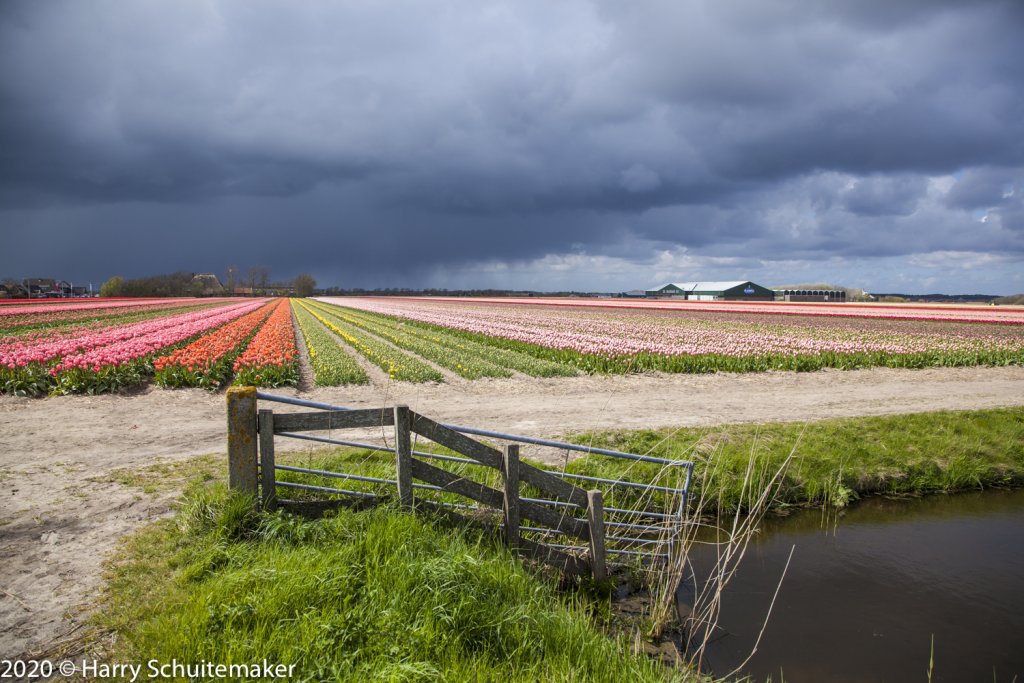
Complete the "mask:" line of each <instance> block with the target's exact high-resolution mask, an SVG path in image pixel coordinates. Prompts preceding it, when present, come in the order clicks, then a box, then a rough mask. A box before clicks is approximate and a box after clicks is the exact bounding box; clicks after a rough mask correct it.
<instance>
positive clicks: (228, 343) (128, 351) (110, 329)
mask: <svg viewBox="0 0 1024 683" xmlns="http://www.w3.org/2000/svg"><path fill="white" fill-rule="evenodd" d="M229 302H230V303H229ZM194 308H195V306H189V307H186V309H185V310H186V311H187V312H181V309H180V308H176V307H171V308H168V309H166V310H164V311H163V313H164V315H163V317H159V318H155V319H145V320H142V321H139V322H126V321H127V320H131V319H132V318H133V317H134V316H137V315H143V316H152V315H154V314H155V312H154V311H151V310H150V311H141V312H140V311H136V312H134V313H126V314H124V315H123V316H122V315H118V316H115V317H114V318H112V319H111V323H112V324H109V325H106V326H104V327H102V328H98V329H95V328H94V327H93V326H91V325H69V326H65V327H62V328H61V329H60V330H58V331H51V332H40V333H32V334H27V335H17V336H10V335H7V336H0V393H9V394H29V395H34V394H41V393H99V392H103V391H112V390H116V389H119V388H122V387H126V386H134V385H137V384H140V383H142V382H145V381H146V380H147V379H148V378H149V377H150V376H152V375H154V372H156V373H157V374H159V377H158V382H159V383H160V384H162V385H164V386H205V387H211V388H212V387H216V386H221V385H223V384H224V383H225V382H226V381H227V380H228V379H229V378H230V377H231V375H232V372H233V371H237V373H238V376H239V377H240V378H241V379H243V380H244V381H246V382H247V383H253V384H258V385H262V386H278V385H280V384H282V383H294V382H295V381H296V380H297V377H298V365H297V364H298V360H297V350H296V348H295V341H294V330H293V329H292V321H291V312H290V306H289V303H288V301H287V300H281V301H279V302H277V303H276V304H268V303H267V300H266V299H256V300H251V299H250V300H243V301H239V300H237V299H230V300H223V301H221V302H219V303H214V304H212V306H211V305H209V304H204V305H203V307H202V308H201V309H200V310H192V309H194ZM168 312H170V313H175V314H173V315H167V313H168ZM272 313H273V320H270V319H269V316H271V314H272ZM264 321H266V324H264ZM250 339H252V340H253V343H252V344H251V345H249V340H250ZM247 345H249V346H251V349H250V351H249V353H248V354H246V355H245V356H244V360H242V359H239V360H240V363H239V364H238V365H237V366H236V365H235V364H234V361H235V359H236V357H237V356H239V355H240V354H241V353H242V351H243V350H245V349H246V348H247ZM158 367H159V370H157V368H158Z"/></svg>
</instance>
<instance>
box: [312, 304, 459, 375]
mask: <svg viewBox="0 0 1024 683" xmlns="http://www.w3.org/2000/svg"><path fill="white" fill-rule="evenodd" d="M299 306H302V307H304V308H305V309H306V311H308V312H309V313H310V314H311V315H312V316H313V317H314V318H316V319H317V320H318V321H320V323H322V324H323V325H324V326H325V327H327V328H328V329H329V330H331V331H332V332H334V333H335V334H336V335H338V337H340V338H341V339H342V340H343V341H344V342H345V343H346V344H348V345H349V346H351V347H352V348H353V349H355V350H356V351H358V352H359V353H360V354H362V355H363V356H364V357H365V358H366V359H367V360H369V361H370V362H371V363H373V364H374V365H376V366H377V367H379V368H380V369H381V370H383V371H384V372H386V373H388V377H389V378H391V379H394V380H399V381H406V382H442V381H444V376H443V375H441V373H439V372H438V371H437V370H435V369H434V368H432V367H430V366H429V365H427V364H426V363H424V362H422V361H420V360H417V359H415V358H413V357H412V356H409V355H407V354H405V353H402V352H401V351H398V350H396V349H394V348H392V347H390V346H388V345H387V344H385V343H383V342H381V341H379V340H378V339H376V338H374V337H373V336H371V335H368V334H366V333H365V332H363V331H362V330H360V329H359V328H358V327H355V326H354V325H351V324H349V323H347V322H345V321H344V320H342V319H340V318H337V317H335V316H334V315H333V314H331V313H328V312H325V311H324V310H323V309H320V308H317V307H315V305H314V304H309V303H306V302H304V301H300V302H299Z"/></svg>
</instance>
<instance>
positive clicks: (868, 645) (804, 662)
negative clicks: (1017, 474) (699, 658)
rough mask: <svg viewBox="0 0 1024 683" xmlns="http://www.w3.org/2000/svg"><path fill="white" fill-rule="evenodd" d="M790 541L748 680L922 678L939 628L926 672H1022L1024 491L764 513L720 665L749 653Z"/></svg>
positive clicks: (984, 677) (735, 587)
mask: <svg viewBox="0 0 1024 683" xmlns="http://www.w3.org/2000/svg"><path fill="white" fill-rule="evenodd" d="M793 545H795V546H796V551H795V553H794V555H793V561H792V563H791V564H790V567H789V571H788V573H787V574H786V578H785V581H784V583H783V585H782V589H781V591H780V593H779V597H778V599H777V601H776V604H775V608H774V611H773V612H772V616H771V620H770V622H769V624H768V628H767V630H766V631H765V634H764V636H763V637H762V640H761V644H760V646H759V647H758V652H757V653H756V654H755V655H754V657H753V659H752V660H751V662H750V663H749V664H748V665H747V667H746V668H745V671H746V672H747V673H749V674H751V675H752V676H753V677H754V679H755V680H764V679H765V678H766V677H767V676H772V677H773V680H776V681H779V680H786V681H789V682H791V683H799V682H801V681H907V680H918V681H923V680H926V679H927V676H926V672H927V670H928V666H929V655H930V648H931V642H932V637H933V636H934V640H935V656H934V672H933V676H932V680H933V681H993V680H995V681H1012V680H1013V678H1014V676H1017V680H1018V681H1021V680H1024V491H1009V492H1008V491H987V492H984V493H969V494H960V495H956V496H932V497H926V498H923V499H917V500H909V501H908V500H886V499H871V500H867V501H863V502H861V503H860V504H858V505H856V506H854V507H853V508H852V509H850V510H848V511H847V512H846V513H845V514H844V515H842V516H841V517H839V518H838V520H836V519H828V520H826V519H823V518H822V515H821V513H820V512H801V513H798V514H794V515H791V516H790V517H787V518H776V519H770V520H768V521H767V522H766V523H765V525H764V530H763V533H762V534H761V535H760V537H759V538H758V539H757V540H756V541H755V542H754V543H752V544H751V547H750V548H749V550H748V552H747V556H746V558H745V559H744V562H743V564H742V565H741V567H740V570H739V572H738V574H737V576H736V578H735V579H734V580H733V582H732V583H731V584H730V586H729V590H728V591H727V593H726V596H725V599H724V601H723V610H722V618H721V621H720V626H722V627H723V629H724V631H722V632H720V634H719V635H720V637H719V638H718V639H717V640H716V642H714V643H713V644H712V645H711V647H710V648H709V654H708V658H707V661H708V662H709V664H710V665H711V667H712V669H713V670H714V671H715V672H716V673H719V674H721V673H725V672H727V671H729V670H730V669H732V668H734V667H735V666H737V665H738V664H739V663H740V662H742V661H743V659H744V658H745V657H746V656H747V654H749V652H750V649H751V647H752V645H753V643H754V642H755V640H756V638H757V634H758V631H759V630H760V628H761V623H762V621H763V620H764V616H765V614H766V612H767V610H768V606H769V604H770V602H771V599H772V595H773V593H774V592H775V587H776V584H777V583H778V580H779V577H780V575H781V572H782V569H783V567H784V566H785V563H786V557H787V556H788V555H789V552H790V548H791V547H792V546H793ZM694 560H695V565H697V566H698V568H699V567H700V566H701V556H700V554H699V553H697V554H696V555H695V556H694ZM780 672H781V673H780ZM783 676H784V679H783Z"/></svg>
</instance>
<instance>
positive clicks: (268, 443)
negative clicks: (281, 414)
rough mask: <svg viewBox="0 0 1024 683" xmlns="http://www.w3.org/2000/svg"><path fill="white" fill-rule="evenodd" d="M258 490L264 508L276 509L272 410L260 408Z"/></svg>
mask: <svg viewBox="0 0 1024 683" xmlns="http://www.w3.org/2000/svg"><path fill="white" fill-rule="evenodd" d="M257 414H258V416H259V417H258V422H259V426H260V492H261V494H262V498H263V509H264V510H276V509H277V475H276V473H275V472H274V411H273V410H265V409H264V410H260V411H259V412H258V413H257Z"/></svg>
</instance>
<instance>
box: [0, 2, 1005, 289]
mask: <svg viewBox="0 0 1024 683" xmlns="http://www.w3.org/2000/svg"><path fill="white" fill-rule="evenodd" d="M0 236H2V247H0V277H3V276H9V277H16V278H18V279H20V278H23V277H29V276H33V277H63V278H65V279H71V280H73V281H74V282H75V284H78V283H79V282H82V283H85V282H86V281H89V280H91V281H93V282H94V284H96V285H98V283H99V282H101V281H102V280H103V279H105V278H107V277H109V276H111V275H115V274H120V275H124V276H126V277H133V276H140V275H147V274H155V273H164V272H171V271H177V270H187V271H212V272H215V273H217V274H218V275H222V274H223V273H224V270H225V268H226V267H227V266H229V265H237V266H238V267H239V268H240V269H241V270H242V271H243V272H244V271H245V270H246V269H247V268H248V267H249V266H251V265H255V264H259V265H266V266H268V267H270V269H271V277H272V279H288V278H291V277H293V276H294V275H296V274H298V273H300V272H308V273H310V274H312V275H313V276H314V277H315V278H316V279H317V281H318V282H319V283H320V284H321V285H325V286H326V285H338V286H341V287H369V288H373V287H397V286H411V287H448V288H462V287H481V288H482V287H511V288H525V289H536V290H558V289H578V290H591V291H621V290H626V289H633V288H644V287H650V286H653V285H656V284H660V283H663V282H667V281H672V280H675V281H682V280H702V279H703V280H719V279H726V280H732V279H736V280H740V279H750V280H753V281H755V282H758V283H760V284H764V285H769V286H771V285H779V284H788V283H808V282H821V281H827V282H833V283H836V284H842V285H847V286H853V287H864V288H866V289H868V290H869V291H906V292H916V293H923V292H935V291H937V292H946V293H972V292H981V293H993V294H1008V293H1013V292H1022V291H1024V2H1021V1H1020V0H1005V1H986V0H963V1H956V0H848V1H847V0H706V1H696V0H693V1H691V0H664V1H657V0H628V1H622V0H609V1H607V2H598V1H590V2H588V1H583V0H558V1H555V2H552V1H551V0H507V1H500V2H499V1H496V2H489V1H487V0H465V1H461V0H448V1H444V0H432V1H431V2H422V1H412V0H408V1H405V2H393V1H388V0H383V1H381V0H374V1H373V2H370V1H369V0H366V1H348V2H346V1H339V0H323V1H316V0H304V1H301V2H285V1H284V0H279V1H274V2H272V1H270V0H237V1H227V0H225V1H215V0H174V1H173V2H168V1H166V0H106V1H105V0H89V1H87V2H82V1H81V0H66V1H62V0H45V1H39V0H24V1H19V0H3V1H2V2H0Z"/></svg>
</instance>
